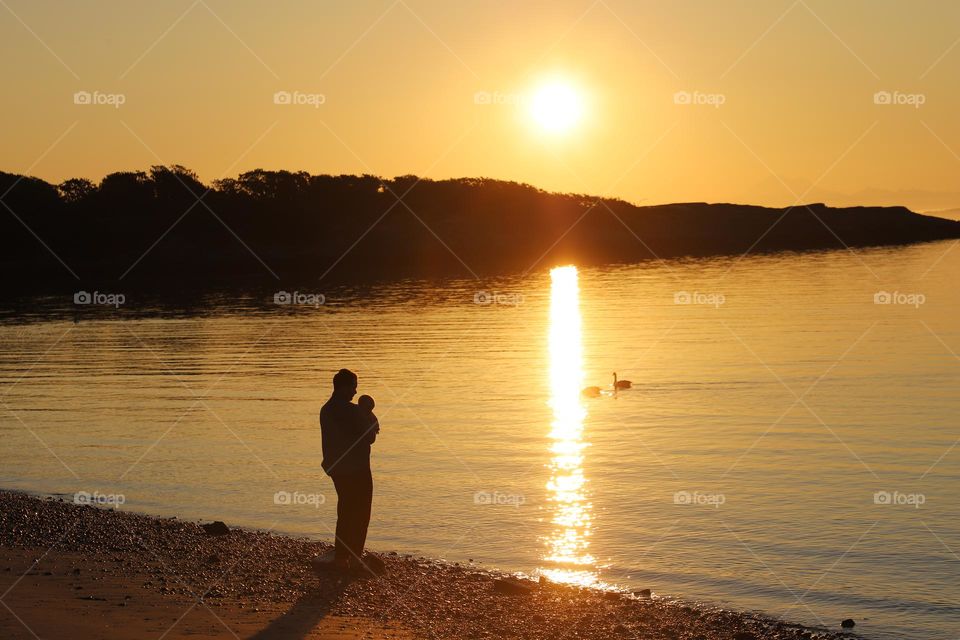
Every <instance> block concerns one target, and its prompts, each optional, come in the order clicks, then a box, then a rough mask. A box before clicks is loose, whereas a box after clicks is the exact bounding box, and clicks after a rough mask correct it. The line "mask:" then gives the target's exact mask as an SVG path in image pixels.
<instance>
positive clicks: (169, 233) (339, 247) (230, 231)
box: [0, 166, 960, 293]
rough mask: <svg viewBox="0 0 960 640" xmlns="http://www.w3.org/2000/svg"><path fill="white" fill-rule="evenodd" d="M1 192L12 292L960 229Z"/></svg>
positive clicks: (450, 194) (698, 212)
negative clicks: (11, 275)
mask: <svg viewBox="0 0 960 640" xmlns="http://www.w3.org/2000/svg"><path fill="white" fill-rule="evenodd" d="M0 195H2V198H0V203H2V205H4V206H2V207H0V214H2V215H0V231H2V236H0V238H2V240H0V242H2V245H0V248H2V254H0V255H2V258H0V263H2V266H3V268H4V271H5V272H6V273H8V274H15V277H8V278H5V283H6V284H5V290H6V291H5V292H6V293H24V292H39V291H60V290H64V291H75V290H78V289H96V288H100V289H111V288H112V289H113V290H117V291H137V290H144V291H164V290H167V289H174V290H182V289H183V288H192V289H208V290H217V289H222V288H247V287H259V286H271V285H276V284H281V283H282V284H283V285H285V286H287V285H289V286H293V285H296V284H301V283H302V284H304V285H312V286H316V285H317V284H318V283H319V282H321V281H323V282H325V283H327V282H334V283H335V282H357V281H364V280H371V279H383V278H396V277H408V276H409V277H447V276H450V277H463V276H466V277H472V276H474V275H476V276H485V275H491V274H495V273H517V272H520V273H522V272H526V271H528V270H533V269H542V268H546V267H549V266H552V265H555V264H557V263H560V262H575V263H577V264H580V265H589V264H605V263H625V262H637V261H642V260H648V259H652V258H657V257H659V258H670V257H679V256H709V255H723V254H733V255H739V254H742V253H744V252H747V251H750V252H751V253H761V252H773V251H808V250H824V249H841V248H844V247H866V246H876V245H896V244H908V243H914V242H924V241H931V240H941V239H946V238H958V237H960V222H956V221H951V220H944V219H940V218H935V217H932V216H924V215H920V214H916V213H914V212H912V211H910V210H908V209H906V208H905V207H850V208H831V207H827V206H824V205H822V204H810V205H802V206H798V207H794V208H789V209H773V208H766V207H758V206H747V205H735V204H707V203H683V204H669V205H657V206H636V205H633V204H630V203H628V202H624V201H622V200H618V199H598V198H595V197H591V196H588V195H583V194H558V193H548V192H546V191H543V190H540V189H537V188H535V187H533V186H530V185H527V184H518V183H515V182H504V181H499V180H490V179H484V178H460V179H452V180H437V181H434V180H426V179H419V178H417V177H415V176H400V177H397V178H394V179H392V180H382V179H381V178H378V177H376V176H371V175H361V176H355V175H341V176H332V175H310V174H307V173H305V172H288V171H264V170H259V169H258V170H255V171H250V172H247V173H243V174H241V175H239V176H238V177H237V178H235V179H225V180H219V181H215V182H214V183H213V184H211V185H205V184H203V183H202V182H201V181H200V180H199V179H198V178H197V176H196V175H195V174H194V173H193V172H191V171H189V170H187V169H185V168H183V167H180V166H170V167H164V166H155V167H152V168H151V169H150V170H149V171H146V172H142V171H131V172H119V173H113V174H110V175H108V176H106V177H105V178H104V179H103V180H102V181H101V182H100V183H99V184H94V183H92V182H90V181H88V180H84V179H71V180H67V181H65V182H63V183H61V184H59V185H53V184H50V183H47V182H45V181H43V180H40V179H38V178H32V177H25V176H18V175H14V174H9V173H0ZM398 197H402V200H398ZM71 272H72V273H71Z"/></svg>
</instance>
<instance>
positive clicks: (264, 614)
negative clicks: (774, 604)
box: [0, 492, 843, 640]
mask: <svg viewBox="0 0 960 640" xmlns="http://www.w3.org/2000/svg"><path fill="white" fill-rule="evenodd" d="M0 504H2V509H0V523H2V526H0V536H2V537H0V588H2V592H3V594H4V595H3V597H2V598H0V603H2V604H3V605H4V606H3V607H2V608H0V636H2V637H3V638H8V639H10V640H19V639H21V638H23V639H28V638H37V637H40V638H48V637H71V638H76V639H77V640H94V639H97V638H143V637H162V638H186V637H190V638H245V639H246V638H250V639H255V640H271V639H281V638H283V639H286V638H297V639H300V638H311V639H335V638H531V639H534V638H536V639H539V638H543V639H546V638H564V637H568V638H587V639H592V638H597V639H600V638H650V639H663V640H679V639H683V640H686V639H689V640H694V639H702V640H713V639H717V640H720V639H725V640H750V639H751V638H777V639H782V640H789V639H794V638H796V639H803V640H811V639H820V640H827V639H828V638H839V637H843V634H841V633H839V632H833V631H826V630H815V629H809V628H804V627H801V626H799V625H793V624H790V623H788V622H783V621H775V620H772V619H766V618H763V617H762V616H758V615H754V614H749V613H743V612H734V611H728V610H712V609H706V608H698V607H694V606H689V605H686V604H682V603H678V602H673V601H668V600H661V599H659V598H658V597H656V594H655V595H654V597H653V598H650V597H648V596H647V595H646V594H642V593H639V592H638V593H637V594H634V593H626V592H617V591H604V590H600V589H581V588H575V587H568V586H563V585H558V584H552V583H538V582H534V581H532V580H529V581H526V580H524V581H517V582H514V580H515V578H513V577H512V576H508V575H506V574H499V573H496V572H491V571H485V570H479V569H475V568H472V567H469V566H459V565H457V564H449V563H444V562H440V561H436V560H431V559H425V558H417V557H412V556H408V555H402V554H399V553H397V552H387V553H383V554H382V555H381V557H382V558H383V559H384V561H385V563H386V566H387V573H386V575H383V576H379V577H363V576H355V577H351V578H349V579H346V578H343V577H341V576H338V575H324V576H318V575H317V574H315V573H314V572H313V571H312V570H311V568H310V567H309V564H308V560H309V559H310V558H311V557H313V556H315V555H317V554H321V553H324V552H325V551H327V550H329V545H328V544H325V543H323V542H316V541H310V540H307V539H303V538H291V537H286V536H281V535H274V534H269V533H266V532H260V531H249V530H243V529H232V528H231V530H230V533H229V534H225V535H211V534H210V533H207V531H205V530H204V528H203V527H202V525H201V523H196V522H185V521H180V520H178V519H176V518H155V517H150V516H145V515H140V514H135V513H129V512H123V511H116V510H111V509H106V508H100V507H93V506H86V505H76V504H73V503H72V502H69V501H64V500H63V499H55V498H39V497H33V496H29V495H26V494H22V493H13V492H0ZM227 524H228V525H229V523H227ZM839 623H840V621H837V628H838V629H839Z"/></svg>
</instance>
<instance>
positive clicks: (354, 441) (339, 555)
mask: <svg viewBox="0 0 960 640" xmlns="http://www.w3.org/2000/svg"><path fill="white" fill-rule="evenodd" d="M356 394H357V374H355V373H354V372H352V371H350V370H349V369H340V371H338V372H337V373H336V375H334V376H333V395H331V396H330V399H329V400H327V403H326V404H325V405H323V408H322V409H320V433H321V436H322V440H323V462H322V463H321V466H322V467H323V470H324V471H326V472H327V475H329V476H330V477H331V478H333V485H334V487H336V489H337V532H336V542H335V545H334V562H335V563H336V565H337V566H338V567H339V568H343V569H348V568H351V567H360V566H362V565H361V560H360V558H361V557H362V556H363V545H364V543H365V542H366V540H367V527H368V526H369V525H370V508H371V506H372V504H373V476H372V474H371V472H370V445H371V444H373V441H374V440H376V437H377V435H376V432H374V431H373V429H372V427H371V424H370V422H369V421H368V420H365V419H364V417H363V415H362V414H361V412H360V410H359V408H358V407H357V405H355V404H353V402H351V400H353V396H355V395H356Z"/></svg>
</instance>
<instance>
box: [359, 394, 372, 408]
mask: <svg viewBox="0 0 960 640" xmlns="http://www.w3.org/2000/svg"><path fill="white" fill-rule="evenodd" d="M357 406H358V407H360V408H361V409H363V410H364V411H373V408H374V407H375V406H376V403H375V402H374V401H373V398H371V397H370V396H366V395H364V396H360V397H359V398H357Z"/></svg>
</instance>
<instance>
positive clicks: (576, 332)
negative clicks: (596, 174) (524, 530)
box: [541, 266, 597, 585]
mask: <svg viewBox="0 0 960 640" xmlns="http://www.w3.org/2000/svg"><path fill="white" fill-rule="evenodd" d="M577 279H578V276H577V268H576V267H573V266H568V267H557V268H555V269H553V270H552V271H551V272H550V280H551V287H550V339H549V345H550V392H551V397H550V406H551V408H552V409H553V423H552V429H551V431H550V438H551V439H552V440H553V443H552V445H551V448H550V451H551V454H552V458H551V461H550V480H549V481H548V482H547V495H548V501H549V503H550V509H551V511H552V519H551V522H552V523H553V525H554V528H553V531H552V533H551V535H550V536H549V537H548V539H547V553H546V555H545V556H544V561H545V564H546V565H547V566H545V567H543V568H542V569H541V571H542V573H543V574H544V575H545V576H547V578H548V579H551V580H554V581H556V582H565V583H573V584H579V585H590V584H594V583H596V582H597V574H596V568H595V566H594V558H593V556H591V555H590V553H589V552H588V547H589V546H590V542H589V537H590V525H591V511H592V505H591V504H590V502H589V501H588V500H587V495H586V479H585V478H584V475H583V449H584V447H585V446H586V445H585V444H584V442H583V440H582V436H583V421H584V418H585V417H586V411H585V410H584V407H583V405H582V404H581V401H580V390H581V388H582V386H583V347H582V344H581V335H580V332H581V325H580V289H579V285H578V282H577Z"/></svg>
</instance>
